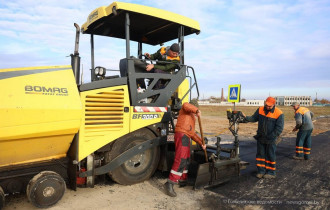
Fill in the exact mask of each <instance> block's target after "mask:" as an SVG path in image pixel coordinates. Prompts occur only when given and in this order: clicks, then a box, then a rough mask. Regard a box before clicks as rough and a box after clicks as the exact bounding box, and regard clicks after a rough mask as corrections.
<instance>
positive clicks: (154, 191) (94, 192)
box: [4, 116, 330, 210]
mask: <svg viewBox="0 0 330 210" xmlns="http://www.w3.org/2000/svg"><path fill="white" fill-rule="evenodd" d="M202 125H203V129H204V133H205V135H207V136H215V135H218V134H219V133H223V134H228V135H231V134H230V132H229V131H228V129H227V126H228V121H227V119H225V118H220V119H219V117H215V116H203V118H202ZM314 125H315V129H314V132H313V135H317V134H320V133H324V132H326V131H329V130H330V118H323V119H317V120H316V122H315V123H314ZM256 126H257V124H256V123H249V124H240V130H239V135H241V136H246V137H251V136H253V135H255V133H256ZM293 127H294V121H289V122H286V123H285V130H284V132H283V137H294V136H295V133H292V132H291V130H292V128H293ZM197 130H198V127H197ZM251 164H252V165H253V164H254V163H251ZM165 182H166V176H165V175H164V174H162V173H160V172H156V174H155V175H154V176H153V177H152V178H151V179H149V180H148V181H145V182H143V183H139V184H135V185H132V186H122V185H119V184H116V183H113V182H111V181H110V182H109V183H107V184H105V185H96V186H95V187H94V188H78V189H77V191H73V190H70V189H67V190H66V193H65V194H64V196H63V198H62V199H61V200H60V201H59V202H58V203H57V204H56V205H55V206H53V207H51V208H49V209H51V210H60V209H61V210H62V209H68V210H69V209H70V210H71V209H98V210H99V209H231V206H226V205H225V202H226V198H225V197H224V195H223V194H219V193H216V192H215V191H214V190H207V189H201V190H196V191H195V190H193V189H192V186H187V187H185V188H178V187H175V191H176V192H177V194H178V196H177V197H175V198H172V197H169V196H167V195H165V194H164V192H163V184H164V183H165ZM327 193H329V192H327ZM206 198H212V199H213V201H214V206H212V204H211V203H210V199H206ZM220 201H224V202H223V203H221V206H219V205H220V204H219V202H220ZM210 205H211V207H210ZM265 207H267V206H265ZM292 207H294V206H292ZM296 207H297V208H300V207H301V206H296ZM256 208H257V209H263V207H262V206H261V207H260V205H259V206H253V205H252V206H251V205H240V206H239V208H237V209H256ZM10 209H26V210H29V209H36V208H35V207H34V206H32V204H30V203H29V201H28V200H27V198H26V196H25V195H14V196H7V197H6V205H5V208H4V210H10ZM316 209H318V208H316ZM319 209H322V207H321V208H319ZM324 209H326V208H324Z"/></svg>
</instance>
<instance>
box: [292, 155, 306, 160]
mask: <svg viewBox="0 0 330 210" xmlns="http://www.w3.org/2000/svg"><path fill="white" fill-rule="evenodd" d="M292 158H293V159H295V160H304V157H298V156H295V155H294V156H292Z"/></svg>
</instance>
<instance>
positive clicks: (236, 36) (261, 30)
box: [0, 0, 330, 99]
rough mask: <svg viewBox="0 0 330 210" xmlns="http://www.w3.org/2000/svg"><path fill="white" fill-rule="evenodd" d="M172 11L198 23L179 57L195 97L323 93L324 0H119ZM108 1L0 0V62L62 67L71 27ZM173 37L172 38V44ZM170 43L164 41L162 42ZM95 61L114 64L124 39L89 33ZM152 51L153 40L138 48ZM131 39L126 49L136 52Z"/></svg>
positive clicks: (329, 8)
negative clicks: (236, 90) (192, 75)
mask: <svg viewBox="0 0 330 210" xmlns="http://www.w3.org/2000/svg"><path fill="white" fill-rule="evenodd" d="M123 2H131V3H138V4H142V5H146V6H152V7H156V8H160V9H165V10H168V11H171V12H175V13H178V14H181V15H184V16H187V17H189V18H192V19H194V20H197V21H198V22H199V23H200V28H201V33H200V34H199V35H195V34H194V35H190V36H188V37H186V38H185V42H186V43H185V53H186V54H185V62H186V64H187V65H189V66H193V67H194V69H195V71H196V72H197V78H198V84H199V89H200V93H201V95H200V98H203V97H204V98H207V97H209V96H216V97H220V95H221V88H224V92H225V95H227V92H228V91H227V89H228V85H231V84H241V85H242V95H241V97H242V98H246V99H264V98H265V97H267V96H268V95H271V96H283V95H286V96H290V95H308V96H312V98H313V99H314V98H315V96H316V93H317V96H318V98H319V99H321V98H327V99H330V1H329V0H297V1H294V0H274V1H272V0H249V1H247V0H235V1H225V0H224V1H220V0H207V1H205V0H189V1H188V0H180V1H175V2H168V1H125V0H123ZM111 3H112V2H111V1H103V0H98V1H88V0H70V1H62V0H47V1H45V0H19V1H18V0H10V1H4V0H3V1H1V2H0V14H1V16H0V28H1V30H0V49H1V50H0V63H1V66H0V68H14V67H28V66H45V65H68V64H70V58H69V57H67V56H68V55H70V54H71V53H72V52H73V50H74V38H75V28H74V27H73V23H78V24H79V25H80V26H81V25H82V24H83V23H84V22H86V19H87V16H88V15H89V13H90V12H91V11H92V10H94V9H95V8H97V7H100V6H108V5H109V4H111ZM175 41H176V40H174V41H173V42H175ZM80 42H81V45H80V54H81V56H82V64H83V68H84V80H85V82H87V80H89V77H88V75H89V74H90V73H89V70H88V69H89V68H90V66H89V63H90V55H89V54H90V53H89V52H90V48H89V36H88V35H81V40H80ZM169 44H170V43H169ZM95 47H96V66H104V67H106V68H110V69H118V63H119V59H120V58H123V57H125V42H124V41H123V40H116V39H109V38H108V39H105V38H96V40H95ZM144 49H145V50H147V51H149V52H151V53H153V52H155V51H157V50H158V49H159V46H154V47H148V48H144ZM136 51H137V50H136V44H135V43H132V48H131V52H132V54H133V55H136Z"/></svg>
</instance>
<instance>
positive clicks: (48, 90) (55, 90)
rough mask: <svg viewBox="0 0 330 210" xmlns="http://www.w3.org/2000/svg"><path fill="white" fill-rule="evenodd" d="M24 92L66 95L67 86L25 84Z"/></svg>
mask: <svg viewBox="0 0 330 210" xmlns="http://www.w3.org/2000/svg"><path fill="white" fill-rule="evenodd" d="M25 94H36V95H52V96H68V95H69V93H68V89H67V88H60V87H45V86H32V85H26V86H25Z"/></svg>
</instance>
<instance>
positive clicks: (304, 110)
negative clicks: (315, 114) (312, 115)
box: [295, 107, 309, 115]
mask: <svg viewBox="0 0 330 210" xmlns="http://www.w3.org/2000/svg"><path fill="white" fill-rule="evenodd" d="M306 112H309V109H307V108H306V107H299V109H298V110H297V111H296V112H295V114H298V113H299V114H301V115H304V114H305V113H306Z"/></svg>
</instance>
